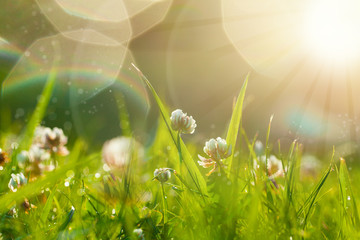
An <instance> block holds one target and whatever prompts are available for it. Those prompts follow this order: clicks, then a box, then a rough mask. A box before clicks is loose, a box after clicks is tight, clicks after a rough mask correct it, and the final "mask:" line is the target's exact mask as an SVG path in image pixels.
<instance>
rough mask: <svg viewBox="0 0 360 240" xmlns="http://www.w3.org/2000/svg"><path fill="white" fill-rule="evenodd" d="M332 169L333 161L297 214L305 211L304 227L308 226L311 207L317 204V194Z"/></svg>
mask: <svg viewBox="0 0 360 240" xmlns="http://www.w3.org/2000/svg"><path fill="white" fill-rule="evenodd" d="M331 171H332V163H331V164H330V166H329V167H328V168H327V170H326V171H325V173H324V174H323V176H322V177H321V179H320V181H319V183H318V184H317V185H316V187H315V188H314V190H313V191H312V192H311V194H310V196H309V197H308V198H307V199H306V201H305V203H304V204H303V206H302V207H301V208H300V209H299V211H298V214H297V215H298V216H300V214H302V213H303V212H304V213H305V219H304V225H303V229H305V228H306V225H307V221H308V219H309V217H310V212H311V209H312V207H313V206H314V205H315V201H316V200H317V196H318V194H319V192H320V190H321V189H322V187H323V186H324V184H325V181H326V179H327V178H328V176H329V174H330V172H331ZM306 209H307V211H306Z"/></svg>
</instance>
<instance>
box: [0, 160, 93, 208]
mask: <svg viewBox="0 0 360 240" xmlns="http://www.w3.org/2000/svg"><path fill="white" fill-rule="evenodd" d="M95 160H98V157H97V156H96V157H91V158H85V160H84V161H76V160H75V161H74V160H73V161H72V162H69V163H67V164H66V165H64V166H62V167H60V168H58V169H56V170H55V171H53V172H51V173H49V174H48V175H46V176H45V177H43V178H40V179H38V180H37V181H35V182H32V183H29V184H27V185H25V186H23V187H22V188H20V189H18V190H17V191H16V192H9V193H8V194H5V195H3V196H1V197H0V212H2V211H6V210H8V209H9V208H10V207H11V206H12V204H13V203H14V202H18V201H21V200H23V199H24V197H26V198H30V197H31V196H34V195H36V194H37V193H38V192H40V191H41V189H43V188H45V187H46V186H53V185H55V183H56V182H57V181H59V179H62V178H63V177H64V176H66V172H67V171H69V170H72V169H75V168H80V167H83V166H87V165H88V164H89V163H90V162H92V161H95Z"/></svg>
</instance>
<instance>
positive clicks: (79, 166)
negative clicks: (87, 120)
mask: <svg viewBox="0 0 360 240" xmlns="http://www.w3.org/2000/svg"><path fill="white" fill-rule="evenodd" d="M139 75H140V77H141V78H142V79H143V80H144V82H145V83H146V84H147V86H148V87H149V91H150V92H151V93H152V95H153V97H154V98H155V100H156V102H157V104H158V107H159V110H160V118H161V121H160V124H159V126H158V130H157V134H156V137H155V140H154V141H153V143H152V144H151V145H150V146H148V147H146V149H145V151H144V152H145V155H144V157H141V156H140V155H139V154H137V152H138V151H137V150H138V149H137V148H139V145H135V144H134V145H133V146H136V147H135V148H134V149H132V150H131V151H130V153H129V154H130V155H131V160H130V162H129V163H128V164H126V165H125V166H124V167H122V168H121V169H112V170H110V171H105V170H107V169H106V168H105V170H104V168H103V162H102V155H101V154H102V153H101V152H94V151H92V149H89V148H88V147H87V145H86V143H85V142H84V141H83V140H82V139H77V140H76V141H75V144H73V145H72V146H68V148H69V150H70V154H69V155H68V156H62V157H61V156H55V154H52V158H54V159H53V160H54V161H57V162H58V166H57V167H56V169H55V170H54V171H50V172H46V173H45V174H44V175H42V176H38V177H36V178H32V179H31V180H30V181H29V183H28V184H26V185H24V186H22V187H19V188H18V190H17V191H16V192H11V191H10V190H9V189H8V183H9V180H10V175H11V173H19V172H24V167H23V166H21V164H20V165H19V163H18V162H17V159H18V157H17V155H18V154H20V153H21V151H22V150H26V151H27V150H29V147H30V145H31V143H32V141H33V140H32V139H33V135H34V131H35V127H36V126H37V125H39V124H40V122H41V119H42V117H43V116H44V115H45V113H46V107H47V103H48V101H49V99H50V96H51V92H52V89H53V81H54V79H55V77H56V72H55V71H54V74H53V75H51V76H50V77H49V79H48V83H47V85H46V86H45V88H44V91H43V94H42V97H41V101H39V103H38V106H37V108H36V111H35V112H34V114H33V116H32V117H31V118H30V121H29V123H28V125H27V126H26V127H24V129H23V131H22V133H18V134H19V137H18V140H17V141H18V142H19V147H18V148H17V149H16V150H13V151H12V152H11V149H4V150H6V151H8V152H9V158H10V161H9V162H8V163H5V164H4V165H3V169H2V170H1V171H0V193H1V196H0V233H1V235H0V236H1V237H2V238H3V239H358V238H359V237H360V234H359V230H358V229H360V228H359V224H360V221H359V212H358V209H357V196H356V193H358V192H359V189H358V187H357V185H352V181H351V177H352V175H355V176H359V174H360V173H359V170H358V169H353V170H352V171H351V174H350V173H349V171H348V167H347V165H346V161H345V160H344V159H341V160H340V161H338V160H337V159H325V160H324V162H325V166H324V172H323V173H322V174H320V172H319V173H318V174H315V175H311V174H310V175H309V174H307V173H306V172H304V171H302V168H301V160H302V155H303V152H302V149H303V148H302V146H301V144H300V143H298V142H297V141H294V142H293V144H292V145H291V146H290V148H289V149H288V150H282V151H277V156H276V157H277V158H278V159H280V160H279V161H281V164H282V166H283V168H284V169H285V171H284V172H283V174H282V176H278V177H272V176H271V173H270V172H269V170H268V164H269V161H270V158H271V155H274V153H275V152H276V151H275V149H274V148H275V147H274V145H273V144H272V143H271V141H270V138H269V135H270V129H271V120H270V123H269V128H268V132H267V135H266V143H265V150H264V153H263V155H264V156H265V161H261V160H260V159H261V156H259V153H258V152H257V151H256V149H255V143H256V137H257V136H255V137H254V138H252V139H251V138H249V137H248V135H247V134H246V130H245V129H244V128H243V127H242V125H241V116H242V105H243V101H244V98H245V91H246V86H247V78H248V77H247V78H246V80H245V81H244V85H243V87H242V89H241V90H240V93H239V96H238V98H237V101H236V104H235V106H234V109H233V114H232V117H231V119H230V123H229V127H228V131H227V136H224V137H226V141H227V143H228V144H229V145H230V146H231V149H232V154H231V155H230V156H229V157H228V158H227V159H224V160H223V163H224V166H226V167H224V168H221V171H220V172H219V171H217V172H214V173H213V174H211V175H210V176H206V173H207V170H206V169H203V168H202V167H200V166H199V165H198V164H197V157H196V156H197V154H202V150H201V148H202V147H203V146H198V145H196V144H192V143H187V144H185V143H184V142H183V141H182V139H181V134H179V133H178V132H176V131H174V130H173V129H172V127H171V122H170V113H169V112H168V110H167V108H166V107H165V105H164V104H163V103H162V101H161V99H160V97H159V96H158V94H157V93H156V91H155V89H154V88H153V87H152V85H151V83H150V82H149V81H148V80H147V79H146V78H145V76H143V75H142V73H141V72H140V71H139ZM120 98H121V96H120ZM121 100H122V101H123V100H124V99H121ZM119 116H120V121H121V123H120V125H121V126H122V128H123V129H126V131H125V132H126V135H127V136H131V129H130V125H129V123H128V118H127V117H126V116H127V114H126V108H125V107H121V108H120V107H119ZM4 129H5V130H4V131H3V132H2V133H1V138H0V147H1V146H5V145H6V142H7V141H8V138H9V137H10V135H11V134H13V133H12V132H10V131H7V129H11V128H10V127H8V128H4ZM224 130H225V129H224ZM204 142H205V141H204ZM278 148H279V150H280V149H281V146H280V143H279V144H278ZM254 162H257V163H258V165H259V167H257V166H256V165H257V164H254ZM157 168H169V169H168V171H170V172H171V177H170V179H168V180H167V181H164V182H160V181H158V180H156V179H154V175H153V172H154V170H155V169H157ZM26 176H27V177H29V176H30V173H29V172H27V175H26ZM26 199H27V200H28V202H29V203H30V204H32V206H31V207H24V205H25V204H24V203H26ZM140 229H141V230H140Z"/></svg>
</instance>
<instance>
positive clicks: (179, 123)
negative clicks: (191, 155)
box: [170, 109, 196, 134]
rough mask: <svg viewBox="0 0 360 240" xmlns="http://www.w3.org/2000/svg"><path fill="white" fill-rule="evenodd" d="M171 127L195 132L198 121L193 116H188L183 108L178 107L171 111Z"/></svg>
mask: <svg viewBox="0 0 360 240" xmlns="http://www.w3.org/2000/svg"><path fill="white" fill-rule="evenodd" d="M170 120H171V127H172V129H173V130H175V131H180V132H181V133H187V134H193V133H194V132H195V128H196V121H195V120H194V119H193V117H192V116H187V114H186V113H183V111H182V110H181V109H176V110H175V111H173V112H172V113H171V117H170Z"/></svg>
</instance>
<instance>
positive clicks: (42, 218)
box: [38, 187, 56, 226]
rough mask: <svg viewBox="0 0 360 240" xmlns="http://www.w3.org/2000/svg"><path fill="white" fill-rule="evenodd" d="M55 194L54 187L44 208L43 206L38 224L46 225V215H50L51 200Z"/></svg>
mask: <svg viewBox="0 0 360 240" xmlns="http://www.w3.org/2000/svg"><path fill="white" fill-rule="evenodd" d="M55 193H56V187H54V188H53V190H52V191H51V193H50V194H49V196H48V199H47V200H46V203H45V206H44V208H43V210H42V212H41V215H40V221H39V224H42V225H43V224H45V223H46V220H47V217H48V215H49V213H50V210H51V207H52V204H53V199H54V196H55ZM38 226H39V225H38Z"/></svg>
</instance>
